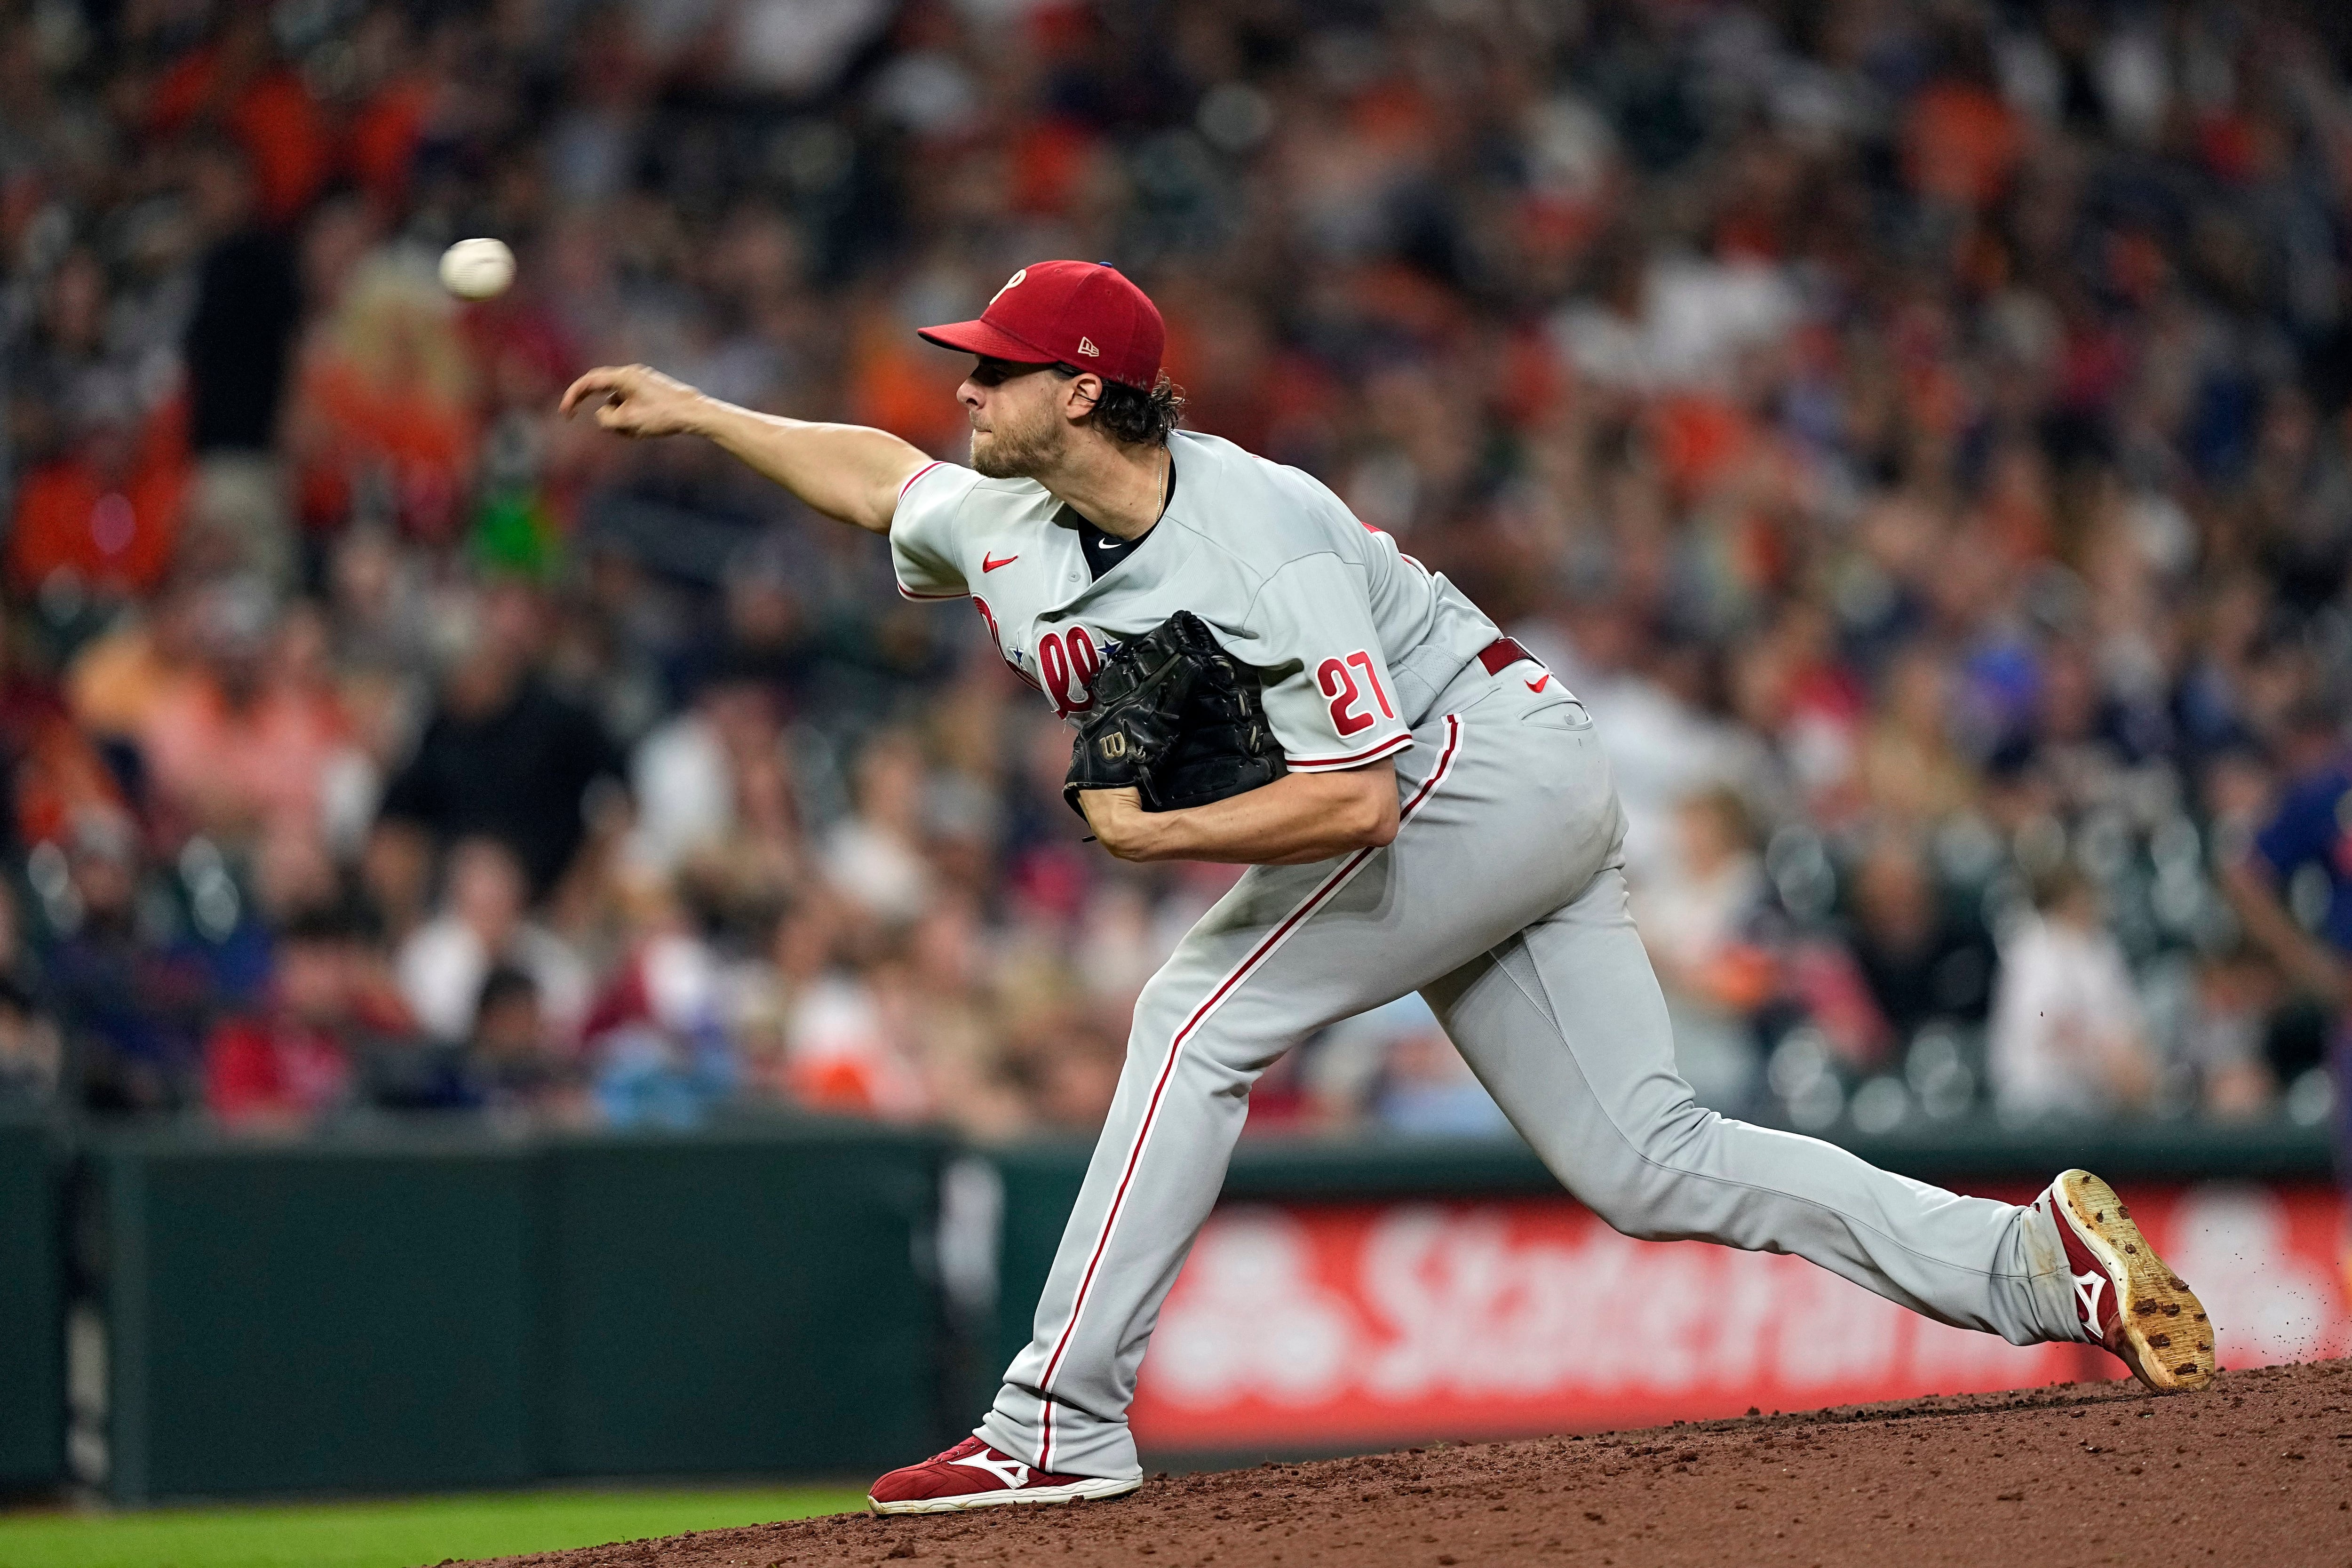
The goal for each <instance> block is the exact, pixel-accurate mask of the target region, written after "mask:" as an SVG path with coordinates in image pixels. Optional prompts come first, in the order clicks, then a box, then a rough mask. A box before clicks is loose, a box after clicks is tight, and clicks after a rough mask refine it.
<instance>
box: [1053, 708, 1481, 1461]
mask: <svg viewBox="0 0 2352 1568" xmlns="http://www.w3.org/2000/svg"><path fill="white" fill-rule="evenodd" d="M1461 742H1462V721H1461V720H1459V719H1457V718H1455V717H1454V715H1453V714H1451V713H1449V714H1447V715H1446V716H1445V749H1444V751H1443V752H1439V753H1438V757H1437V765H1436V766H1435V767H1433V768H1432V769H1430V770H1429V777H1428V778H1426V779H1424V780H1423V781H1422V784H1421V787H1420V788H1419V789H1417V790H1415V791H1413V793H1412V798H1411V799H1410V800H1408V801H1406V802H1405V803H1404V805H1403V807H1402V809H1401V810H1399V811H1398V813H1397V829H1398V831H1399V832H1402V831H1403V828H1404V823H1405V822H1406V821H1407V820H1408V819H1409V818H1411V817H1412V814H1413V813H1414V812H1416V811H1418V810H1419V809H1421V805H1422V803H1423V802H1424V801H1426V800H1427V799H1428V798H1429V797H1430V795H1432V794H1433V793H1434V792H1435V790H1436V788H1437V786H1438V784H1440V783H1441V782H1443V781H1444V777H1445V775H1446V774H1447V773H1450V772H1452V771H1453V768H1454V753H1455V752H1457V751H1458V750H1459V749H1460V747H1461ZM1374 853H1376V851H1374V850H1371V849H1359V850H1357V851H1356V852H1355V853H1354V854H1353V855H1350V856H1349V857H1348V858H1347V859H1346V860H1345V861H1343V862H1342V863H1341V864H1340V866H1339V869H1338V870H1336V871H1334V872H1332V873H1331V874H1330V875H1329V876H1328V877H1327V878H1325V879H1323V882H1322V884H1321V885H1320V886H1319V887H1318V888H1317V889H1315V890H1314V891H1313V892H1311V893H1309V894H1307V897H1306V898H1305V899H1304V900H1301V901H1300V903H1299V906H1298V907H1297V909H1295V910H1291V911H1290V913H1289V914H1288V915H1287V916H1286V917H1285V918H1284V920H1283V921H1282V923H1281V924H1279V925H1277V926H1276V927H1275V928H1274V930H1273V931H1269V932H1268V933H1267V934H1266V936H1265V940H1264V941H1262V942H1259V943H1258V944H1257V946H1255V947H1254V948H1252V949H1251V950H1250V952H1249V955H1248V956H1247V957H1245V958H1244V959H1243V960H1242V961H1241V963H1238V964H1236V965H1234V969H1233V971H1232V973H1228V974H1227V975H1226V976H1225V978H1224V979H1223V981H1221V982H1219V983H1218V985H1217V988H1216V989H1215V990H1214V991H1212V992H1211V993H1209V997H1208V1000H1206V1001H1204V1002H1202V1004H1201V1005H1199V1006H1198V1007H1195V1008H1194V1009H1193V1010H1192V1016H1191V1017H1189V1018H1187V1019H1185V1020H1184V1023H1183V1026H1181V1028H1179V1029H1178V1030H1177V1031H1176V1036H1175V1038H1174V1039H1172V1040H1171V1041H1170V1042H1169V1047H1168V1059H1167V1061H1166V1062H1164V1063H1162V1064H1161V1066H1160V1076H1159V1078H1158V1079H1155V1080H1153V1082H1152V1085H1151V1100H1150V1103H1149V1104H1147V1105H1146V1106H1145V1108H1144V1112H1143V1123H1142V1125H1141V1126H1139V1127H1138V1128H1137V1129H1136V1131H1135V1142H1133V1143H1132V1144H1130V1145H1129V1148H1128V1152H1127V1163H1126V1165H1125V1167H1124V1168H1123V1169H1122V1170H1121V1171H1120V1173H1119V1178H1118V1190H1117V1191H1115V1192H1114V1193H1112V1194H1111V1200H1110V1212H1109V1213H1108V1214H1106V1215H1104V1216H1103V1225H1102V1231H1101V1234H1099V1235H1098V1236H1097V1237H1095V1246H1094V1252H1093V1254H1092V1255H1091V1256H1090V1257H1088V1258H1087V1271H1086V1273H1085V1274H1084V1275H1082V1276H1081V1277H1080V1278H1079V1280H1078V1292H1077V1296H1076V1299H1075V1300H1073V1301H1072V1302H1071V1303H1070V1320H1069V1321H1068V1322H1067V1323H1066V1324H1064V1325H1063V1327H1062V1333H1061V1337H1060V1338H1059V1339H1057V1340H1055V1342H1054V1353H1053V1355H1052V1356H1051V1357H1049V1358H1048V1359H1047V1360H1046V1363H1045V1376H1043V1377H1041V1378H1039V1379H1038V1380H1037V1393H1038V1396H1039V1402H1040V1404H1041V1405H1043V1407H1044V1408H1043V1409H1042V1411H1041V1412H1040V1421H1039V1426H1040V1431H1041V1436H1040V1437H1039V1440H1038V1449H1037V1468H1038V1469H1040V1470H1045V1471H1050V1470H1052V1469H1053V1468H1054V1467H1053V1458H1054V1399H1053V1391H1054V1373H1055V1372H1056V1371H1058V1370H1059V1369H1060V1367H1061V1364H1062V1355H1063V1352H1066V1351H1067V1350H1068V1349H1069V1348H1070V1340H1071V1338H1072V1336H1073V1335H1075V1334H1076V1331H1077V1327H1078V1314H1079V1313H1081V1312H1083V1311H1085V1310H1086V1305H1087V1293H1088V1292H1089V1291H1090V1290H1092V1289H1093V1288H1094V1282H1095V1270H1096V1269H1097V1268H1100V1267H1101V1265H1102V1260H1103V1254H1104V1253H1106V1252H1108V1250H1109V1249H1110V1238H1111V1232H1112V1231H1113V1229H1115V1228H1116V1227H1117V1226H1118V1216H1119V1211H1120V1209H1121V1208H1122V1207H1123V1206H1124V1205H1125V1204H1126V1202H1127V1189H1128V1185H1129V1183H1131V1182H1133V1181H1134V1180H1135V1168H1136V1166H1137V1165H1139V1164H1140V1163H1142V1160H1143V1148H1144V1144H1145V1143H1146V1142H1148V1141H1149V1140H1150V1136H1151V1127H1152V1123H1153V1121H1156V1120H1157V1119H1158V1117H1159V1115H1160V1098H1161V1096H1162V1095H1164V1094H1165V1093H1166V1092H1167V1089H1168V1081H1169V1079H1171V1078H1172V1077H1173V1076H1174V1075H1175V1071H1176V1060H1177V1058H1178V1057H1180V1056H1181V1055H1182V1054H1183V1049H1184V1042H1185V1041H1186V1040H1187V1039H1188V1038H1190V1037H1192V1032H1193V1030H1195V1029H1197V1028H1198V1027H1200V1026H1201V1025H1202V1023H1204V1022H1205V1021H1207V1019H1208V1017H1209V1016H1210V1015H1211V1014H1212V1013H1214V1012H1215V1011H1216V1010H1217V1008H1218V1007H1219V1005H1222V1004H1223V1001H1224V999H1225V998H1226V997H1227V996H1229V995H1231V994H1233V992H1234V988H1235V987H1236V986H1238V985H1240V984H1241V983H1242V982H1243V981H1244V980H1246V979H1248V978H1249V977H1250V975H1251V973H1253V972H1255V970H1257V969H1258V968H1259V967H1260V966H1261V965H1263V964H1264V963H1265V961H1266V960H1267V959H1269V958H1271V957H1273V956H1274V954H1275V952H1276V949H1278V948H1280V947H1281V946H1282V944H1283V943H1284V942H1287V941H1289V940H1290V936H1291V933H1292V932H1294V931H1297V929H1298V928H1299V926H1300V925H1301V924H1302V923H1304V922H1305V921H1306V920H1307V917H1308V916H1310V915H1312V914H1313V913H1314V912H1315V911H1316V910H1318V909H1320V908H1321V907H1322V906H1323V905H1324V904H1326V903H1328V902H1329V901H1330V899H1331V896H1332V895H1333V894H1335V893H1337V892H1338V891H1339V889H1341V888H1343V887H1345V886H1346V885H1347V883H1348V880H1349V879H1350V878H1352V877H1353V876H1355V874H1356V873H1357V872H1358V871H1360V870H1361V869H1363V866H1364V862H1365V861H1367V860H1369V859H1370V858H1372V856H1373V855H1374Z"/></svg>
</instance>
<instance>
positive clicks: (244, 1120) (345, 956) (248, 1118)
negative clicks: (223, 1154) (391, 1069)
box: [205, 912, 363, 1131]
mask: <svg viewBox="0 0 2352 1568" xmlns="http://www.w3.org/2000/svg"><path fill="white" fill-rule="evenodd" d="M352 948H353V943H352V933H351V931H350V930H349V928H348V927H347V925H346V924H345V923H344V922H343V921H341V919H339V918H338V917H336V916H334V915H332V914H330V913H325V912H319V913H310V914H304V915H299V916H297V917H296V918H295V919H294V920H292V921H289V923H288V925H287V928H286V930H285V931H283V932H282V933H280V935H279V938H278V962H277V972H276V973H275V974H274V975H273V976H272V977H271V980H270V985H269V995H268V1001H267V1002H266V1003H265V1004H264V1005H263V1006H262V1008H261V1010H260V1011H258V1012H256V1013H249V1014H244V1015H237V1016H230V1017H228V1018H226V1019H224V1020H222V1022H221V1023H220V1025H219V1026H217V1027H215V1029H214V1030H213V1033H212V1037H211V1038H209V1039H207V1040H206V1041H205V1105H206V1106H207V1107H209V1108H210V1109H211V1110H212V1113H213V1114H214V1115H215V1117H217V1118H219V1119H220V1121H222V1122H223V1123H224V1124H225V1125H226V1126H230V1127H236V1128H244V1129H249V1130H262V1131H269V1130H278V1131H290V1130H293V1129H296V1128H299V1127H301V1126H303V1125H305V1124H307V1123H310V1122H313V1121H317V1120H319V1119H320V1118H321V1117H323V1116H326V1115H328V1114H330V1113H331V1112H333V1111H336V1110H341V1109H342V1108H343V1107H344V1106H345V1105H347V1104H349V1103H350V1102H351V1100H352V1091H353V1087H354V1084H355V1081H356V1079H357V1073H356V1068H355V1059H354V1058H355V1047H356V1045H357V1043H358V1036H359V1035H360V1033H361V1031H362V1026H363V1021H362V1018H361V1016H360V1011H361V1009H360V1005H359V1000H360V999H359V995H358V987H357V985H356V984H355V981H356V978H357V976H356V973H355V972H356V968H357V955H356V954H355V953H354V952H353V951H352Z"/></svg>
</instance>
